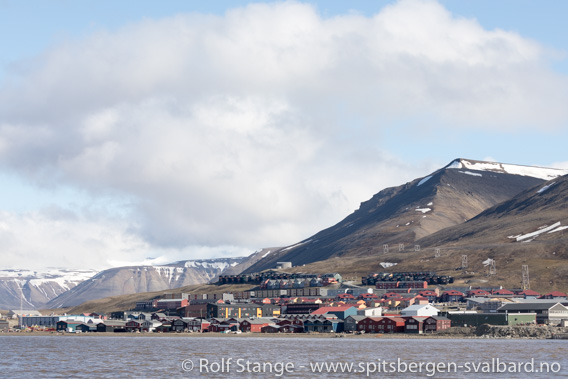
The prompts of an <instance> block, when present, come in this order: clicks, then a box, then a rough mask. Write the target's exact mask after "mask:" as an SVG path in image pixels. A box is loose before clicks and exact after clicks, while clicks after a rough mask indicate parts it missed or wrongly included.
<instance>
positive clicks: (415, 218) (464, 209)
mask: <svg viewBox="0 0 568 379" xmlns="http://www.w3.org/2000/svg"><path fill="white" fill-rule="evenodd" d="M562 174H564V172H563V171H560V170H554V169H541V168H531V167H525V166H515V165H504V164H500V163H489V162H480V161H472V160H465V159H457V160H455V161H453V162H452V163H450V164H449V165H447V166H446V167H444V168H442V169H440V170H438V171H436V172H434V173H433V174H431V175H429V176H427V177H424V178H420V179H416V180H414V181H412V182H409V183H406V184H404V185H402V186H398V187H393V188H387V189H385V190H383V191H381V192H379V193H378V194H376V195H375V196H373V198H371V199H370V200H368V201H366V202H364V203H362V204H361V206H360V208H359V209H358V210H357V211H355V212H354V213H353V214H351V215H349V216H348V217H346V218H345V219H344V220H342V221H341V222H339V223H338V224H336V225H334V226H332V227H330V228H328V229H325V230H323V231H321V232H319V233H317V234H316V235H314V236H312V237H311V238H308V239H306V240H304V241H302V242H300V243H298V244H296V245H293V246H290V247H287V248H283V249H280V250H278V251H274V252H271V253H270V254H269V255H268V256H266V257H265V258H263V259H261V260H259V261H258V262H257V263H255V264H253V265H252V266H250V267H249V268H248V269H246V270H245V272H255V271H261V270H265V269H269V268H273V267H275V265H276V262H279V261H287V262H292V263H293V265H295V266H298V265H303V264H310V263H313V262H317V261H322V260H326V259H329V258H334V257H343V258H347V257H365V256H374V255H379V254H382V253H383V245H384V244H388V245H389V247H390V249H398V246H399V244H404V245H405V247H406V248H407V249H408V246H409V245H410V246H413V245H414V244H415V243H416V241H417V240H419V239H421V238H423V237H425V236H428V235H430V234H432V233H435V232H437V231H439V230H442V229H445V228H447V227H450V226H454V225H458V224H461V223H463V222H464V221H466V220H468V219H470V218H472V217H474V216H476V215H478V214H479V213H480V212H482V211H484V210H485V209H487V208H489V207H491V206H493V205H496V204H499V203H501V202H503V201H505V200H509V199H511V198H512V197H513V196H515V195H517V194H518V193H519V192H521V191H523V190H525V189H528V188H531V187H533V186H535V185H538V184H539V183H543V182H544V179H543V178H549V177H558V176H559V175H562Z"/></svg>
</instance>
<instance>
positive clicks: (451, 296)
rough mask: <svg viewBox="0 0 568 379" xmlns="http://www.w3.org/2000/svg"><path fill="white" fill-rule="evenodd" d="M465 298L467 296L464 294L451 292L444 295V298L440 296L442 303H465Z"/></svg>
mask: <svg viewBox="0 0 568 379" xmlns="http://www.w3.org/2000/svg"><path fill="white" fill-rule="evenodd" d="M464 298H465V295H464V294H463V292H460V291H456V290H449V291H445V292H443V293H442V296H440V301H442V302H443V303H456V302H460V301H463V299H464Z"/></svg>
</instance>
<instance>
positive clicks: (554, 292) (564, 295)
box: [543, 291, 566, 297]
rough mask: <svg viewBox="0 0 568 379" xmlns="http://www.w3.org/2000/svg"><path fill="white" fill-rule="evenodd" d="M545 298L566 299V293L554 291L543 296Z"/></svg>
mask: <svg viewBox="0 0 568 379" xmlns="http://www.w3.org/2000/svg"><path fill="white" fill-rule="evenodd" d="M543 296H552V297H566V294H565V293H564V292H560V291H552V292H550V293H547V294H546V295H543Z"/></svg>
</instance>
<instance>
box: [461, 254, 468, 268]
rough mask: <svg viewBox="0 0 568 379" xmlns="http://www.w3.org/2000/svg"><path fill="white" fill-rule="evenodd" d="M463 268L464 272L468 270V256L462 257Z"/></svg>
mask: <svg viewBox="0 0 568 379" xmlns="http://www.w3.org/2000/svg"><path fill="white" fill-rule="evenodd" d="M461 268H462V270H465V269H467V255H465V254H464V255H462V264H461Z"/></svg>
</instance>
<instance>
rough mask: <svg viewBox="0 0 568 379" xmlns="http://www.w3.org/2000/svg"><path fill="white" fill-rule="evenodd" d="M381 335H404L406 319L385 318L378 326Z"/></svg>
mask: <svg viewBox="0 0 568 379" xmlns="http://www.w3.org/2000/svg"><path fill="white" fill-rule="evenodd" d="M378 327H379V331H380V332H381V333H404V319H403V318H401V317H383V319H382V320H380V321H379V324H378Z"/></svg>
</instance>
